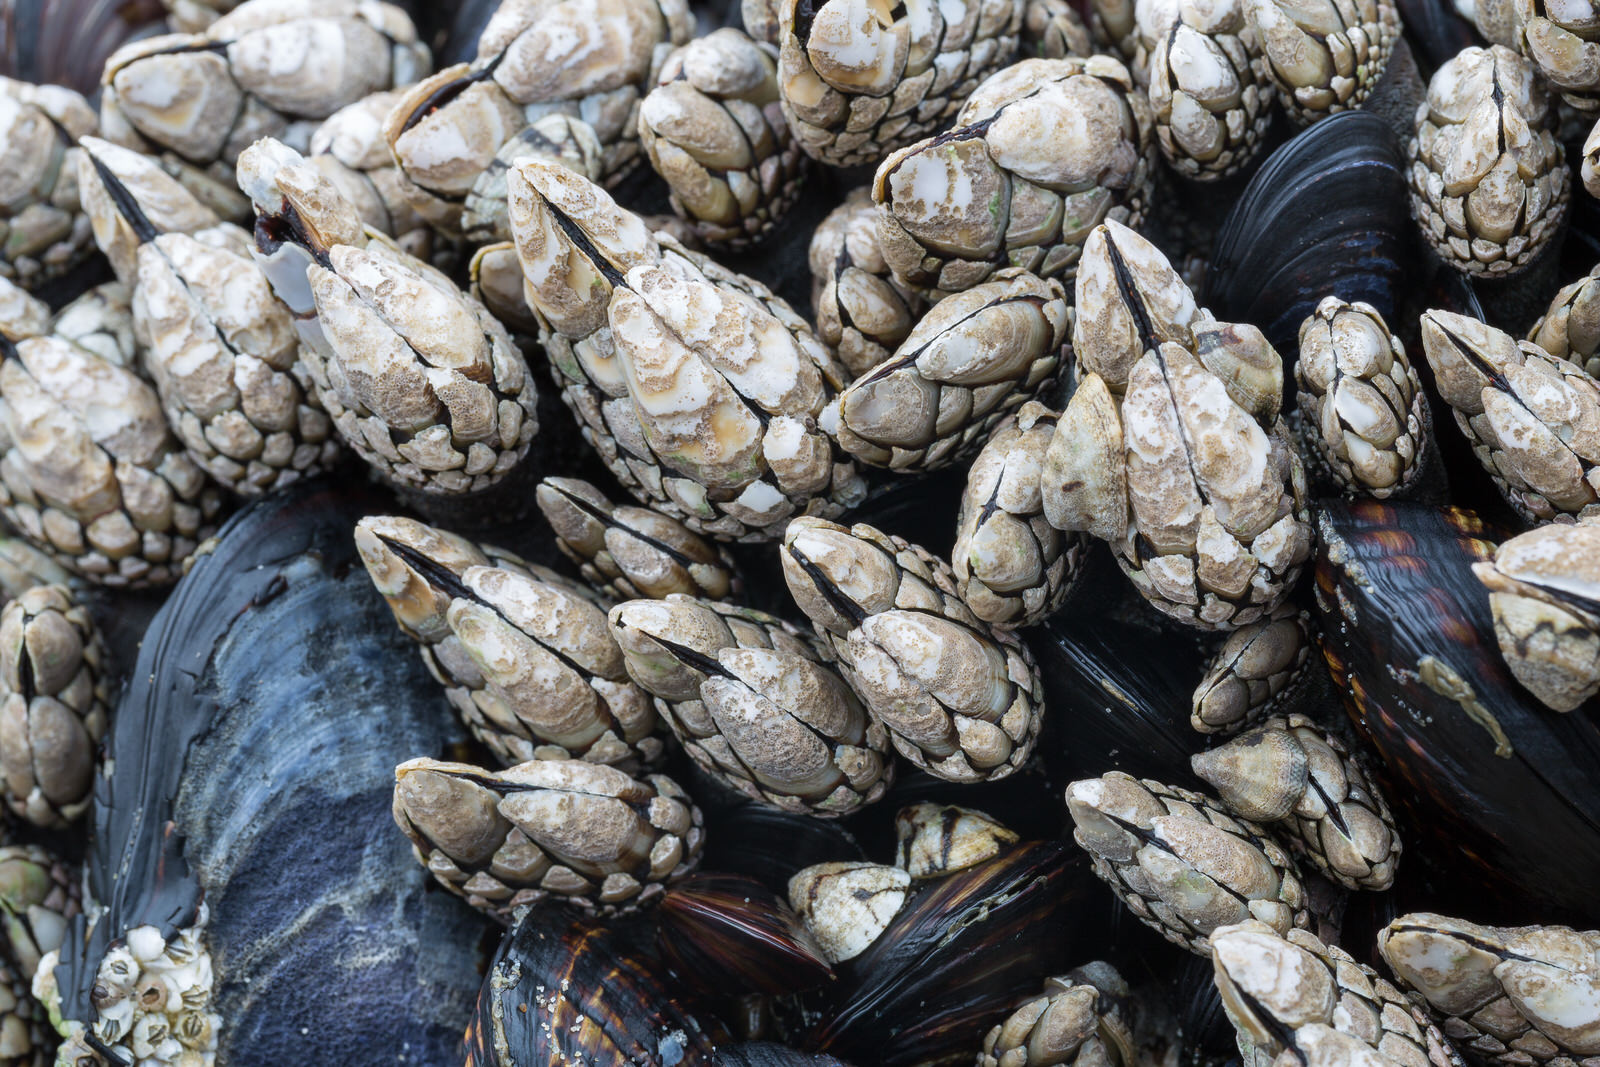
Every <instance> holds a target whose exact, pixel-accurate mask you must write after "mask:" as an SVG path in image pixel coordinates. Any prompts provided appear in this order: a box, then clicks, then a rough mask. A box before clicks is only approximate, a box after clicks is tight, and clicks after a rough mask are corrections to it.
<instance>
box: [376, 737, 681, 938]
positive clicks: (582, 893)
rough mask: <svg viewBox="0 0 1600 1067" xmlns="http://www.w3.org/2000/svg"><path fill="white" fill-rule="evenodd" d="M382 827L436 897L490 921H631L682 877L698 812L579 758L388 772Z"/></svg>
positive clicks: (663, 786) (656, 778) (663, 791)
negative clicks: (389, 828)
mask: <svg viewBox="0 0 1600 1067" xmlns="http://www.w3.org/2000/svg"><path fill="white" fill-rule="evenodd" d="M394 818H395V822H396V823H397V824H398V825H399V826H400V829H401V830H403V831H405V833H406V836H408V837H410V838H411V842H412V845H413V846H414V848H415V851H416V855H417V859H418V860H419V861H420V862H421V863H422V864H423V865H424V866H425V867H427V868H428V870H429V872H430V873H431V874H432V875H433V876H434V877H435V878H437V879H438V880H439V883H440V884H441V885H443V886H444V887H445V888H446V889H448V890H450V891H451V892H452V893H455V894H457V895H459V896H461V897H463V898H464V899H465V900H466V901H467V902H468V903H469V904H471V905H472V906H473V907H475V908H478V909H479V910H480V911H483V912H485V913H486V914H489V915H492V916H493V917H495V918H497V919H499V920H500V921H502V922H510V921H511V920H512V919H513V918H514V917H516V915H517V914H518V913H519V912H521V911H523V910H525V909H527V908H529V907H533V906H536V905H541V904H544V903H546V902H550V903H565V904H572V905H575V906H577V907H580V908H582V909H584V910H586V911H594V912H598V913H599V914H602V915H615V914H619V913H625V912H631V911H636V910H637V909H638V908H639V907H640V906H641V905H644V904H647V903H649V902H650V901H651V900H652V899H653V898H655V897H656V896H658V895H660V893H661V892H662V890H663V889H665V888H666V885H667V883H668V882H669V881H671V880H672V879H674V878H678V877H681V876H683V875H685V874H688V873H689V872H690V871H692V870H693V869H694V868H695V866H696V865H697V864H698V863H699V862H700V849H701V846H702V844H703V843H704V834H703V831H702V830H701V826H700V823H701V818H700V809H699V808H697V807H695V806H694V803H693V801H691V800H690V799H689V796H688V795H687V794H686V793H684V791H683V790H682V789H681V788H680V787H679V786H678V785H677V783H675V782H673V781H672V779H670V778H667V777H665V776H664V775H659V774H653V775H649V776H648V777H645V778H635V777H633V776H631V775H629V774H627V773H626V772H624V771H621V770H618V769H617V768H615V767H605V766H601V765H599V764H594V763H585V762H583V761H581V760H531V761H529V762H527V763H520V764H517V765H516V766H514V767H508V768H507V769H505V770H503V771H490V770H485V769H483V768H481V767H474V766H471V765H470V764H464V763H444V762H440V761H439V760H432V759H414V760H410V761H409V762H406V763H402V764H401V765H400V766H399V767H396V768H395V786H394Z"/></svg>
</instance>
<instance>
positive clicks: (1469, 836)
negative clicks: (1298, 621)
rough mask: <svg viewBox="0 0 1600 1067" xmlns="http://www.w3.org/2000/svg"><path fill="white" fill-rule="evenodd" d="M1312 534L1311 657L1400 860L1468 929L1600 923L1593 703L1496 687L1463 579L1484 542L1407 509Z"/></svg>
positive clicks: (1599, 756) (1337, 520)
mask: <svg viewBox="0 0 1600 1067" xmlns="http://www.w3.org/2000/svg"><path fill="white" fill-rule="evenodd" d="M1318 518H1319V523H1318V526H1319V535H1320V539H1321V549H1320V552H1319V556H1318V560H1317V602H1318V608H1319V611H1320V613H1321V616H1322V626H1323V635H1324V636H1323V639H1324V648H1323V651H1324V655H1325V657H1326V659H1327V662H1328V666H1329V669H1330V670H1331V671H1332V673H1333V677H1334V682H1335V686H1336V688H1337V689H1338V690H1339V691H1340V692H1342V693H1344V694H1345V703H1346V707H1347V710H1348V711H1349V713H1350V717H1351V719H1352V720H1353V722H1354V723H1355V726H1356V729H1357V730H1358V731H1359V732H1360V733H1361V734H1363V735H1364V736H1365V737H1366V739H1367V740H1368V741H1369V742H1371V744H1372V746H1373V747H1374V748H1375V749H1376V750H1377V752H1378V755H1379V756H1380V757H1381V758H1382V760H1383V763H1384V768H1383V771H1384V776H1385V777H1386V778H1387V780H1388V785H1389V797H1390V798H1391V800H1392V801H1393V802H1394V803H1395V804H1396V807H1397V812H1396V814H1397V815H1398V816H1399V817H1400V818H1401V819H1402V820H1403V823H1404V825H1402V827H1401V831H1402V833H1403V834H1404V835H1405V841H1406V849H1407V852H1408V854H1412V855H1415V856H1417V857H1418V858H1419V859H1421V858H1426V859H1428V860H1431V861H1433V862H1434V863H1435V864H1436V865H1437V866H1439V867H1440V868H1442V869H1443V870H1444V871H1446V872H1448V875H1447V876H1446V877H1445V878H1442V879H1440V887H1441V888H1443V889H1448V890H1450V891H1451V892H1452V894H1454V893H1459V894H1460V897H1461V900H1460V903H1459V906H1460V908H1461V909H1463V910H1464V911H1465V912H1466V913H1468V914H1469V915H1470V917H1473V918H1481V919H1483V920H1485V921H1492V922H1497V923H1504V924H1507V925H1512V924H1516V923H1529V922H1562V921H1568V920H1571V921H1574V922H1589V923H1593V922H1595V921H1597V920H1600V897H1597V896H1596V895H1595V887H1596V886H1600V776H1597V775H1596V773H1595V769H1596V768H1597V767H1600V701H1594V700H1591V701H1589V702H1588V703H1587V704H1585V705H1583V706H1582V707H1580V708H1578V709H1577V710H1575V711H1572V712H1569V713H1567V714H1564V715H1563V714H1556V713H1555V712H1552V711H1550V710H1549V709H1547V708H1545V707H1544V706H1543V705H1541V704H1540V703H1539V702H1538V701H1537V700H1536V699H1535V698H1534V697H1533V696H1532V695H1531V694H1529V693H1528V692H1527V691H1526V690H1524V689H1523V688H1522V687H1521V686H1520V685H1518V684H1517V682H1516V681H1515V680H1514V679H1513V678H1512V677H1511V674H1510V672H1509V671H1508V670H1507V668H1506V665H1505V662H1504V660H1503V659H1502V658H1501V656H1500V651H1499V648H1498V647H1497V645H1496V642H1495V635H1494V620H1493V617H1492V615H1491V613H1490V610H1489V599H1488V592H1487V591H1486V590H1485V589H1484V588H1483V586H1482V585H1481V584H1480V583H1479V582H1478V580H1477V578H1476V577H1474V575H1473V574H1472V571H1471V565H1472V564H1473V563H1474V562H1477V561H1479V560H1483V559H1487V558H1489V557H1490V556H1491V555H1492V554H1493V552H1494V543H1493V541H1492V540H1491V538H1495V537H1497V534H1496V533H1495V532H1494V531H1492V530H1490V529H1488V528H1486V527H1485V525H1484V524H1483V523H1482V522H1480V521H1479V520H1478V518H1477V517H1476V516H1475V515H1473V514H1472V513H1471V512H1468V511H1463V510H1461V509H1458V508H1433V507H1427V506H1424V505H1419V504H1393V505H1383V504H1377V503H1374V502H1362V503H1356V504H1344V503H1328V504H1326V505H1325V506H1324V507H1323V508H1322V510H1321V512H1320V514H1319V516H1318ZM1450 904H1451V905H1452V906H1454V905H1456V902H1455V901H1453V900H1452V901H1451V902H1450ZM1438 906H1440V907H1441V908H1443V907H1444V904H1443V903H1442V902H1441V903H1440V904H1439V905H1438Z"/></svg>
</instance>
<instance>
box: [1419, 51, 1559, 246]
mask: <svg viewBox="0 0 1600 1067" xmlns="http://www.w3.org/2000/svg"><path fill="white" fill-rule="evenodd" d="M1407 156H1408V158H1409V159H1410V162H1411V212H1412V214H1413V215H1415V216H1416V218H1417V222H1418V224H1419V225H1420V226H1421V227H1422V232H1423V236H1424V237H1425V238H1426V239H1427V240H1428V242H1429V243H1430V244H1431V245H1432V247H1433V250H1434V251H1435V252H1437V253H1438V254H1439V256H1440V258H1441V259H1443V260H1444V261H1445V262H1446V263H1448V264H1449V265H1450V266H1452V267H1454V268H1455V269H1456V270H1459V271H1463V272H1465V273H1467V274H1485V275H1495V276H1502V277H1503V276H1505V275H1509V274H1512V273H1515V272H1516V271H1519V270H1521V269H1522V268H1524V267H1526V266H1527V265H1528V264H1529V263H1530V262H1531V261H1532V260H1533V258H1534V256H1536V255H1537V254H1538V253H1539V252H1540V251H1542V250H1543V249H1544V248H1545V246H1546V245H1547V244H1548V243H1549V242H1550V241H1551V240H1552V239H1553V238H1554V237H1555V235H1556V234H1557V233H1559V232H1560V231H1561V226H1562V223H1563V222H1565V220H1566V216H1567V199H1568V188H1569V186H1570V185H1571V179H1570V176H1569V174H1568V170H1567V165H1566V155H1565V151H1564V149H1563V148H1562V146H1561V142H1560V141H1558V140H1557V139H1556V136H1555V133H1554V131H1553V130H1552V129H1551V108H1550V101H1549V97H1548V95H1547V94H1546V92H1545V89H1544V86H1543V85H1542V84H1541V83H1540V82H1539V79H1538V78H1537V77H1536V76H1535V73H1534V70H1533V67H1532V66H1530V65H1529V63H1528V61H1527V60H1526V59H1523V58H1522V57H1521V56H1519V55H1517V54H1516V53H1515V52H1513V51H1511V50H1510V49H1509V48H1503V47H1501V46H1500V45H1494V46H1492V47H1489V48H1466V49H1463V50H1462V51H1461V52H1460V53H1458V54H1457V55H1456V57H1455V58H1454V59H1452V60H1450V61H1449V62H1448V63H1446V64H1445V65H1444V66H1442V67H1440V68H1439V69H1438V70H1437V71H1436V72H1435V73H1434V75H1433V79H1432V80H1431V81H1429V83H1428V96H1427V99H1426V100H1425V101H1424V102H1423V103H1422V104H1419V105H1418V106H1417V115H1416V136H1415V137H1413V138H1412V139H1411V141H1410V143H1409V145H1408V146H1407Z"/></svg>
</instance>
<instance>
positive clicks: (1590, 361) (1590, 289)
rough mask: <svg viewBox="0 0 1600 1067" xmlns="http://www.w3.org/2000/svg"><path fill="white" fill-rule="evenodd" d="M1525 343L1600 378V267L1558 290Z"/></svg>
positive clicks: (1593, 376) (1529, 332) (1530, 331)
mask: <svg viewBox="0 0 1600 1067" xmlns="http://www.w3.org/2000/svg"><path fill="white" fill-rule="evenodd" d="M1528 340H1530V341H1532V342H1533V343H1534V344H1536V345H1538V346H1539V347H1540V348H1542V349H1544V350H1545V351H1546V352H1548V353H1550V354H1551V355H1552V356H1556V357H1558V358H1560V359H1569V360H1571V361H1572V362H1574V363H1576V364H1577V365H1578V366H1580V367H1582V368H1583V369H1584V370H1586V371H1588V372H1589V376H1590V377H1591V378H1600V266H1597V267H1595V268H1594V269H1593V270H1591V271H1590V272H1589V273H1588V274H1587V275H1586V276H1584V277H1582V278H1579V279H1578V280H1577V281H1575V282H1573V283H1572V284H1571V285H1564V286H1562V287H1561V291H1560V292H1558V293H1556V295H1555V296H1554V297H1553V298H1552V299H1551V301H1550V307H1549V308H1548V309H1547V310H1546V311H1545V313H1544V315H1543V316H1542V317H1541V318H1540V319H1539V321H1538V322H1536V323H1534V324H1533V328H1532V329H1531V330H1529V331H1528Z"/></svg>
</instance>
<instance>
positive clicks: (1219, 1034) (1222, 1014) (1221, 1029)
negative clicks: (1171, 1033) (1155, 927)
mask: <svg viewBox="0 0 1600 1067" xmlns="http://www.w3.org/2000/svg"><path fill="white" fill-rule="evenodd" d="M1167 984H1168V1003H1169V1004H1170V1005H1172V1007H1173V1009H1174V1011H1175V1012H1176V1014H1177V1022H1178V1033H1179V1034H1180V1035H1181V1038H1182V1054H1181V1057H1180V1060H1179V1062H1180V1063H1181V1064H1183V1065H1185V1067H1190V1065H1199V1064H1207V1063H1218V1062H1222V1061H1226V1060H1229V1059H1231V1058H1236V1057H1237V1056H1238V1054H1239V1046H1238V1039H1237V1034H1236V1031H1235V1030H1234V1028H1233V1023H1232V1022H1230V1021H1229V1020H1228V1013H1227V1012H1226V1011H1224V1010H1223V1007H1222V995H1221V994H1220V993H1218V992H1217V982H1216V968H1215V967H1213V966H1212V963H1211V960H1210V959H1209V958H1207V957H1205V956H1196V955H1195V954H1194V953H1192V952H1191V953H1185V954H1184V959H1183V961H1182V962H1181V963H1179V964H1178V965H1177V966H1176V967H1174V968H1173V969H1172V971H1171V972H1169V975H1168V979H1167Z"/></svg>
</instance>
